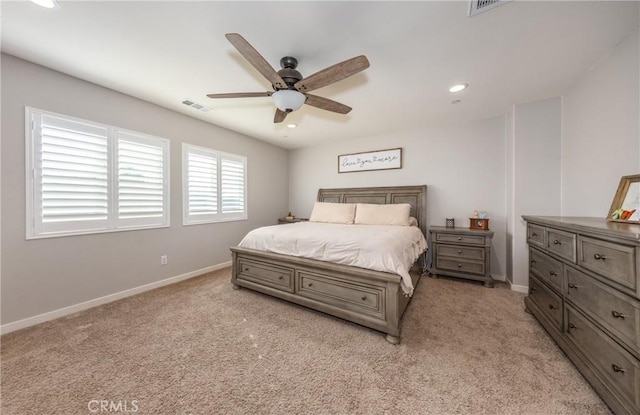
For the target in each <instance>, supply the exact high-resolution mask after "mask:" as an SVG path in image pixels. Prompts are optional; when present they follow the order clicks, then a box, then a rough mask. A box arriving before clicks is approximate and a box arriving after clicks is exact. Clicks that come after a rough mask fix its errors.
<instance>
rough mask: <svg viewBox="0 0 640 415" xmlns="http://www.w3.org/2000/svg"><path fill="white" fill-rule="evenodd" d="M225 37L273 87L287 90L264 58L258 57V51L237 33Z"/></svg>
mask: <svg viewBox="0 0 640 415" xmlns="http://www.w3.org/2000/svg"><path fill="white" fill-rule="evenodd" d="M225 37H226V38H227V40H228V41H229V42H231V44H232V45H233V46H234V47H235V48H236V49H238V52H240V54H241V55H242V56H244V58H245V59H246V60H247V61H248V62H249V63H250V64H251V65H252V66H253V67H254V68H256V69H257V70H258V72H260V73H261V74H262V76H264V77H265V78H267V79H268V80H269V82H271V84H272V85H273V86H274V87H276V88H287V84H286V83H285V82H284V81H283V80H282V78H281V77H280V75H278V72H276V70H275V69H273V67H272V66H271V65H269V62H267V61H266V60H265V58H263V57H262V55H260V54H259V53H258V51H257V50H255V48H254V47H253V46H251V45H250V44H249V42H247V41H246V40H245V38H243V37H242V36H240V35H239V34H237V33H227V34H226V35H225Z"/></svg>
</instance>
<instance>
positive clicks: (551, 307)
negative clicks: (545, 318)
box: [549, 304, 558, 310]
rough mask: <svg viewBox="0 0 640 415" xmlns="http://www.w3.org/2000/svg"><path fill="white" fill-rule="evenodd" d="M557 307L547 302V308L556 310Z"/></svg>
mask: <svg viewBox="0 0 640 415" xmlns="http://www.w3.org/2000/svg"><path fill="white" fill-rule="evenodd" d="M557 309H558V307H556V306H554V305H553V304H549V310H557Z"/></svg>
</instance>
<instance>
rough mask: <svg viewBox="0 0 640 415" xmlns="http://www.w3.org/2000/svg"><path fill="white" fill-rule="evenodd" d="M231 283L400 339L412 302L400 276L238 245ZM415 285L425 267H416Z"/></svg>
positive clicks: (396, 341) (414, 273) (233, 253)
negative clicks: (401, 327) (418, 269)
mask: <svg viewBox="0 0 640 415" xmlns="http://www.w3.org/2000/svg"><path fill="white" fill-rule="evenodd" d="M231 252H232V256H233V271H232V277H231V282H232V283H233V284H234V286H235V287H246V288H250V289H252V290H255V291H259V292H262V293H265V294H269V295H271V296H274V297H278V298H281V299H284V300H287V301H291V302H293V303H297V304H300V305H303V306H305V307H309V308H312V309H314V310H317V311H321V312H323V313H327V314H331V315H333V316H336V317H340V318H342V319H345V320H348V321H351V322H354V323H357V324H361V325H363V326H366V327H370V328H372V329H375V330H378V331H381V332H383V333H387V337H386V339H387V341H389V342H390V343H393V344H397V343H399V342H400V321H401V319H402V315H403V314H404V311H405V309H406V307H407V305H408V303H409V300H410V298H409V297H405V296H404V294H403V292H402V289H401V287H400V280H401V278H400V276H399V275H396V274H390V273H387V272H380V271H370V270H366V269H363V268H357V267H350V266H346V265H338V264H332V263H328V262H323V261H317V260H313V259H306V258H298V257H292V256H288V255H281V254H274V253H269V252H263V251H255V250H252V249H246V248H240V247H233V248H231ZM411 278H412V280H413V285H414V287H415V286H416V285H417V283H418V280H419V278H420V272H419V271H416V270H412V272H411Z"/></svg>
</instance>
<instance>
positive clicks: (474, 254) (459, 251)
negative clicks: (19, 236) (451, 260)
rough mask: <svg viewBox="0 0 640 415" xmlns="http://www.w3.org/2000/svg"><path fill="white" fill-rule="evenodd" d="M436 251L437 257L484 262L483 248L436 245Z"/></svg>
mask: <svg viewBox="0 0 640 415" xmlns="http://www.w3.org/2000/svg"><path fill="white" fill-rule="evenodd" d="M436 251H437V254H438V255H439V256H449V257H455V258H467V259H479V260H484V248H474V247H468V246H456V245H441V244H438V246H437V247H436Z"/></svg>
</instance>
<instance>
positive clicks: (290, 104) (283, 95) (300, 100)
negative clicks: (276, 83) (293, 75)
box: [271, 89, 307, 112]
mask: <svg viewBox="0 0 640 415" xmlns="http://www.w3.org/2000/svg"><path fill="white" fill-rule="evenodd" d="M271 98H273V103H274V104H276V107H278V109H279V110H280V111H284V112H291V111H296V110H298V109H300V107H301V106H302V104H304V101H306V99H307V97H305V96H304V94H303V93H301V92H298V91H296V90H294V89H281V90H279V91H276V92H274V93H273V94H272V95H271Z"/></svg>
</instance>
